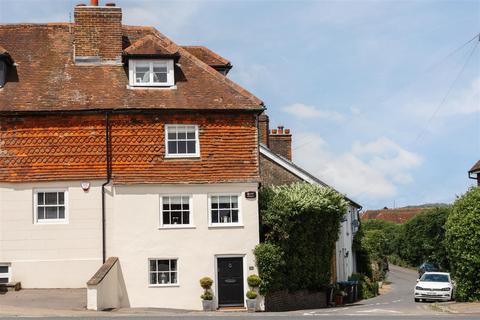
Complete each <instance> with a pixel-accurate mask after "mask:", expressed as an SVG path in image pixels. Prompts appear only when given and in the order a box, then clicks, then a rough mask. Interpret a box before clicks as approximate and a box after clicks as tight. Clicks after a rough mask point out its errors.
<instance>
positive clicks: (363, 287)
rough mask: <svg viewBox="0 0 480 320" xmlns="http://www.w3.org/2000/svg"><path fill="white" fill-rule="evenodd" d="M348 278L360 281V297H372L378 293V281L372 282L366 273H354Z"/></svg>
mask: <svg viewBox="0 0 480 320" xmlns="http://www.w3.org/2000/svg"><path fill="white" fill-rule="evenodd" d="M348 280H351V281H358V297H359V298H360V299H370V298H373V297H375V296H376V295H377V294H378V283H377V282H376V281H375V282H372V281H371V280H370V278H368V277H367V276H366V275H364V274H361V273H354V274H352V275H351V276H350V277H349V278H348Z"/></svg>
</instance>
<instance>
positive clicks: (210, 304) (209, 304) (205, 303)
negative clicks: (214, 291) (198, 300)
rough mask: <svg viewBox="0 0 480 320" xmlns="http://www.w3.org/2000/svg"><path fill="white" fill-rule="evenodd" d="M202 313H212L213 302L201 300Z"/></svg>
mask: <svg viewBox="0 0 480 320" xmlns="http://www.w3.org/2000/svg"><path fill="white" fill-rule="evenodd" d="M202 305H203V311H214V308H213V300H202Z"/></svg>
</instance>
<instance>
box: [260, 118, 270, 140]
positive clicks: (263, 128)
mask: <svg viewBox="0 0 480 320" xmlns="http://www.w3.org/2000/svg"><path fill="white" fill-rule="evenodd" d="M269 122H270V120H269V119H268V116H267V114H266V113H265V112H262V114H261V115H259V116H258V136H259V137H258V139H259V141H260V143H261V144H263V145H265V146H267V147H268V145H269V141H268V140H269V139H268V136H269V133H270V128H269Z"/></svg>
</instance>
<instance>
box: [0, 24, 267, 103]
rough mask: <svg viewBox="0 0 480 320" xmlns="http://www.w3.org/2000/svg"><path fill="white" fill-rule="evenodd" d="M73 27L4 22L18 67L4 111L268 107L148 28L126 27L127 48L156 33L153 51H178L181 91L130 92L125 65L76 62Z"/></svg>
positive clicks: (3, 38) (2, 30) (2, 96)
mask: <svg viewBox="0 0 480 320" xmlns="http://www.w3.org/2000/svg"><path fill="white" fill-rule="evenodd" d="M71 27H72V24H68V23H48V24H0V44H1V45H2V47H3V48H8V52H9V53H10V55H11V56H12V57H13V59H14V60H15V63H16V66H15V67H14V68H12V70H11V72H9V75H8V79H7V82H6V84H5V87H4V88H3V89H2V92H1V93H0V113H2V112H3V113H5V112H32V111H65V110H68V111H80V110H108V109H118V110H126V109H140V110H146V109H156V110H158V109H176V110H186V109H188V110H191V109H194V110H252V111H261V110H263V109H264V105H263V102H262V101H261V100H260V99H258V98H257V97H255V96H254V95H253V94H251V93H250V92H248V91H247V90H245V89H244V88H242V87H241V86H240V85H238V84H236V83H234V82H233V81H231V80H230V79H228V78H226V77H225V76H224V75H222V74H220V73H219V72H218V71H216V70H215V69H214V68H212V67H210V66H209V65H207V64H205V63H204V62H203V61H201V60H200V59H198V58H197V57H196V56H194V55H192V54H191V53H189V52H188V51H187V50H185V49H184V48H182V47H180V46H178V45H177V44H175V43H174V42H173V41H171V40H170V39H169V38H167V37H166V36H164V35H163V34H162V33H160V32H158V31H157V30H156V29H155V28H153V27H147V26H126V25H123V26H122V36H123V49H126V48H128V47H130V46H131V45H132V44H135V43H136V42H137V41H139V40H140V39H142V38H143V39H145V46H147V42H148V41H150V40H148V39H149V38H148V37H147V36H149V35H151V36H154V37H156V38H158V41H152V46H153V48H155V47H156V46H157V45H161V46H162V47H163V48H165V50H167V51H168V52H178V54H179V60H178V65H176V66H175V88H172V89H169V90H155V89H153V90H152V89H145V90H143V89H137V88H136V89H129V88H128V72H126V70H125V67H124V66H123V65H97V66H79V65H76V64H75V63H74V60H73V56H74V52H73V45H72V43H73V37H74V34H73V33H72V32H71ZM145 37H147V38H145ZM147 40H148V41H147ZM141 43H142V42H140V44H141ZM140 47H143V46H140ZM144 48H145V47H144ZM132 50H133V49H132ZM59 88H61V90H59Z"/></svg>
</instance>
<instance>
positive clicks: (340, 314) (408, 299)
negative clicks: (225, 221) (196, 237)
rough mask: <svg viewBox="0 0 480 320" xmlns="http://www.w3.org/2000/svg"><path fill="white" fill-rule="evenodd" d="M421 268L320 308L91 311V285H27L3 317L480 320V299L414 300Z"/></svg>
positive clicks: (2, 301) (11, 295)
mask: <svg viewBox="0 0 480 320" xmlns="http://www.w3.org/2000/svg"><path fill="white" fill-rule="evenodd" d="M416 278H417V273H416V272H415V271H412V270H409V269H405V268H401V267H397V266H390V273H389V275H388V281H389V283H390V284H388V285H385V286H384V287H383V288H382V291H381V292H382V294H381V295H380V296H377V297H375V298H372V299H368V300H363V301H359V302H357V303H354V304H351V305H345V306H340V307H335V308H324V309H316V310H300V311H291V312H257V313H246V312H218V311H217V312H201V311H188V310H167V309H136V308H131V309H118V310H113V311H109V312H106V311H89V310H86V289H35V290H34V289H23V290H21V291H18V292H8V293H6V294H3V295H0V318H1V319H2V320H3V319H12V320H13V319H16V320H18V319H30V318H31V317H39V318H56V319H68V318H71V317H75V318H76V319H92V318H95V319H101V318H105V319H108V318H112V317H121V318H123V319H135V320H136V319H171V318H175V319H179V320H182V319H185V320H186V319H196V320H204V319H205V320H207V319H212V318H217V319H224V318H225V319H226V318H241V319H245V318H256V319H266V320H271V319H272V320H273V319H292V320H300V319H302V320H303V319H305V318H307V319H308V318H312V317H314V318H315V317H317V318H322V319H332V320H333V319H335V320H346V319H361V318H368V319H369V320H377V319H378V320H383V319H395V320H403V319H415V320H417V319H418V320H434V319H465V320H473V319H475V320H478V319H480V303H451V302H446V303H425V302H424V303H416V302H414V301H413V287H414V286H415V284H416Z"/></svg>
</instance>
